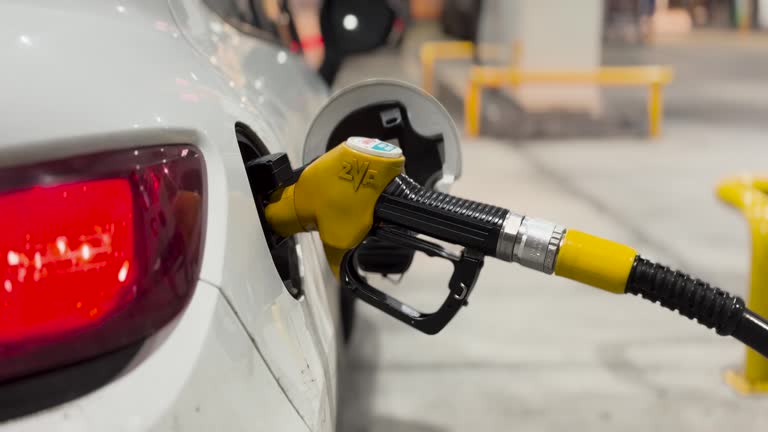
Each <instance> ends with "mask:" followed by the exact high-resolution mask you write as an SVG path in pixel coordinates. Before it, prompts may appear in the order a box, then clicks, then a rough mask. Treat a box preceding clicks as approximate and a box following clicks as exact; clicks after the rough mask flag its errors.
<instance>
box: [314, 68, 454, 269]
mask: <svg viewBox="0 0 768 432" xmlns="http://www.w3.org/2000/svg"><path fill="white" fill-rule="evenodd" d="M352 136H362V137H371V138H378V139H380V140H382V141H387V142H389V143H390V144H394V145H396V146H398V147H400V148H401V149H402V151H403V154H404V156H405V158H406V163H405V171H406V173H407V174H408V175H409V176H410V177H411V178H413V179H414V180H415V181H417V182H418V183H419V184H422V185H424V186H425V187H427V188H431V189H436V190H439V191H442V192H447V191H448V190H449V189H450V187H451V185H452V184H453V182H454V181H455V180H456V179H457V178H458V177H459V176H460V175H461V149H460V146H459V134H458V132H457V130H456V125H455V124H454V122H453V119H452V118H451V116H450V114H448V112H447V111H446V110H445V108H443V106H442V105H441V104H440V103H439V102H438V101H437V100H436V99H435V98H433V97H432V96H430V95H429V94H428V93H426V92H424V91H423V90H421V89H419V88H418V87H415V86H413V85H411V84H408V83H404V82H401V81H395V80H382V79H373V80H367V81H362V82H360V83H357V84H354V85H352V86H349V87H346V88H344V89H342V90H340V91H338V92H337V93H335V94H334V95H333V96H331V98H330V99H329V100H328V102H327V103H326V104H325V105H324V106H323V107H322V108H321V109H320V112H319V113H318V114H317V116H316V117H315V120H314V121H313V123H312V125H311V126H310V128H309V132H308V133H307V138H306V141H305V143H304V155H303V158H304V160H303V163H304V164H308V163H310V162H311V161H313V160H314V159H315V158H317V157H318V156H320V155H322V154H323V153H325V152H326V151H328V150H330V149H331V148H333V147H335V146H337V145H339V144H340V143H342V142H344V141H345V140H346V139H347V138H349V137H352ZM357 257H358V259H359V267H360V268H361V269H362V270H364V271H367V272H374V273H381V274H402V273H404V272H405V271H406V270H408V267H410V265H411V261H412V260H413V250H411V249H405V248H403V247H400V246H396V245H394V244H391V243H388V242H386V241H383V240H380V239H375V238H372V239H369V240H367V241H366V243H365V244H364V245H363V247H361V249H360V250H359V252H358V254H357Z"/></svg>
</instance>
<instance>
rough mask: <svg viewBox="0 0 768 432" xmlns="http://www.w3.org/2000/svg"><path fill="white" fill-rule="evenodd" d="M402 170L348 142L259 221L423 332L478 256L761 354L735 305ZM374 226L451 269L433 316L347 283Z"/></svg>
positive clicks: (755, 331) (752, 322)
mask: <svg viewBox="0 0 768 432" xmlns="http://www.w3.org/2000/svg"><path fill="white" fill-rule="evenodd" d="M404 165H405V158H404V157H403V154H402V151H401V150H400V149H399V148H398V147H396V146H394V145H392V144H389V143H386V142H383V141H380V140H377V139H372V138H359V137H353V138H349V139H348V140H347V141H345V142H344V143H342V144H341V145H339V146H337V147H335V148H334V149H332V150H331V151H329V152H327V153H326V154H324V155H323V156H321V157H320V158H318V159H317V160H315V161H314V162H312V163H311V164H309V165H308V166H306V167H305V168H304V170H303V171H302V172H301V174H300V175H299V178H298V179H296V178H295V176H292V177H291V180H292V181H293V180H295V182H294V183H293V184H291V185H290V186H285V187H283V188H282V189H279V190H277V191H275V192H273V193H272V195H271V196H270V199H269V204H268V205H267V206H266V209H265V218H266V220H267V223H269V224H270V225H271V227H272V229H273V230H274V231H275V232H276V233H277V234H279V235H280V236H283V237H288V236H291V235H293V234H296V233H298V232H301V231H318V232H319V234H320V239H321V240H322V242H323V245H324V249H325V253H326V257H327V259H328V263H329V264H330V266H331V268H332V269H333V271H334V273H335V274H336V276H337V277H340V279H342V282H343V283H346V284H349V285H350V287H351V289H352V291H353V292H356V293H357V295H358V297H359V298H361V299H363V300H365V301H367V302H368V303H370V304H372V305H374V306H376V307H378V308H379V309H381V310H383V311H384V312H386V313H388V314H390V315H392V316H394V317H396V318H397V319H399V320H401V321H403V322H405V323H407V324H409V325H411V326H413V327H415V328H418V329H420V330H422V331H424V332H427V333H436V332H438V331H440V329H442V328H443V327H444V326H445V325H446V324H447V322H448V321H450V319H451V318H452V317H453V316H454V315H455V314H456V311H457V310H458V309H459V308H460V307H461V306H463V305H464V304H466V296H467V295H469V292H470V291H471V290H472V287H473V286H474V283H475V281H476V280H477V275H478V273H479V271H480V268H481V267H482V262H483V258H484V256H492V257H495V258H498V259H501V260H504V261H511V262H517V263H519V264H521V265H523V266H525V267H528V268H531V269H535V270H537V271H540V272H544V273H547V274H552V273H555V274H557V275H559V276H563V277H566V278H569V279H573V280H576V281H579V282H582V283H585V284H588V285H591V286H594V287H597V288H601V289H603V290H606V291H610V292H614V293H630V294H635V295H639V296H642V297H644V298H646V299H648V300H650V301H652V302H657V303H659V304H660V305H662V306H664V307H667V308H669V309H672V310H677V311H678V312H680V313H681V314H682V315H683V316H686V317H688V318H691V319H695V320H697V321H698V322H699V323H700V324H703V325H705V326H706V327H709V328H712V329H715V330H716V331H717V332H718V334H720V335H724V336H726V335H732V336H734V337H735V338H737V339H739V340H740V341H742V342H744V343H745V344H747V345H749V346H750V347H752V348H753V349H755V351H757V352H759V353H761V354H762V355H765V356H768V321H766V320H765V319H763V318H762V317H760V316H759V315H757V314H755V313H754V312H752V311H751V310H749V309H747V308H746V306H745V304H744V301H743V300H742V299H741V298H739V297H736V296H732V295H730V294H728V293H726V292H724V291H722V290H720V289H718V288H715V287H712V286H710V285H709V284H707V283H705V282H703V281H701V280H698V279H694V278H692V277H690V276H688V275H686V274H684V273H681V272H678V271H675V270H672V269H670V268H669V267H666V266H663V265H660V264H657V263H655V262H653V261H650V260H648V259H645V258H643V257H640V256H638V255H637V254H636V252H635V251H634V249H632V248H629V247H627V246H624V245H621V244H618V243H615V242H612V241H609V240H604V239H601V238H598V237H595V236H592V235H589V234H586V233H582V232H579V231H576V230H570V231H567V230H566V229H565V228H564V227H562V226H560V225H557V224H554V223H551V222H547V221H544V220H540V219H535V218H530V217H527V216H522V215H518V214H515V213H513V212H511V211H509V210H507V209H503V208H499V207H494V206H491V205H488V204H484V203H479V202H475V201H471V200H466V199H462V198H459V197H455V196H452V195H448V194H445V193H441V192H436V191H431V190H427V189H425V188H423V187H422V186H420V185H418V184H417V183H416V182H414V181H413V180H411V179H410V178H408V176H407V175H405V174H404V173H403V168H404ZM282 184H288V182H285V183H282ZM270 190H271V189H270ZM374 223H376V224H377V225H376V226H377V228H376V230H374V232H373V234H375V235H379V236H385V237H387V238H388V239H389V240H391V241H392V240H394V241H399V242H401V243H402V244H405V245H409V246H411V247H414V248H416V249H418V250H421V251H422V252H425V253H427V254H428V255H432V256H442V257H444V258H447V259H450V260H451V261H453V262H454V268H455V271H454V274H453V276H452V277H451V282H450V284H449V288H450V290H451V292H450V294H449V296H448V298H447V299H446V302H445V303H444V304H443V307H441V309H440V310H438V311H437V312H435V313H432V314H423V313H420V312H418V311H415V310H414V309H412V308H410V307H409V306H407V305H404V304H402V303H399V302H398V301H397V300H396V299H393V298H391V297H389V296H387V295H386V293H383V292H381V291H378V290H376V289H375V288H374V287H371V286H370V285H368V284H367V283H366V282H365V280H364V278H361V277H356V276H359V275H357V274H356V272H355V268H354V267H355V265H354V260H352V259H351V257H352V256H350V257H349V258H348V259H346V260H345V259H344V258H345V255H346V254H347V251H350V250H352V249H354V248H356V247H357V246H358V245H359V244H360V243H361V242H362V241H363V240H365V238H366V237H367V236H368V235H369V233H371V228H373V227H374ZM413 233H416V234H423V235H426V236H428V237H432V238H436V239H440V240H444V241H447V242H451V243H453V244H456V245H459V246H463V247H464V252H463V253H462V254H461V255H460V256H453V255H451V254H449V253H447V252H446V251H444V250H443V249H442V248H441V247H439V246H438V245H435V244H432V243H428V242H425V241H423V240H422V239H418V238H417V237H416V236H415V234H413ZM342 263H344V269H343V271H342V269H341V266H342Z"/></svg>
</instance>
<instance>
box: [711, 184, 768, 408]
mask: <svg viewBox="0 0 768 432" xmlns="http://www.w3.org/2000/svg"><path fill="white" fill-rule="evenodd" d="M717 194H718V196H719V197H720V199H722V200H723V201H725V202H727V203H728V204H731V205H732V206H734V207H736V208H738V209H739V210H740V211H741V213H742V214H743V215H744V217H745V218H746V219H747V223H748V224H749V229H750V233H751V235H752V268H751V271H750V287H749V295H748V296H747V307H748V308H749V309H751V310H753V311H754V312H755V313H757V314H759V315H762V316H766V315H768V266H767V265H766V263H768V176H764V177H753V176H742V177H738V178H732V179H728V180H725V181H723V182H721V183H720V184H719V185H718V186H717ZM725 378H726V382H727V383H728V384H730V385H731V386H732V387H733V388H735V389H736V390H737V391H739V392H740V393H743V394H752V393H768V359H766V358H765V357H763V356H761V355H760V354H758V353H757V352H755V351H753V350H751V349H749V348H748V349H747V354H746V358H745V361H744V369H743V370H739V371H735V370H731V371H728V372H727V373H726V376H725Z"/></svg>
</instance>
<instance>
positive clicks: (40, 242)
mask: <svg viewBox="0 0 768 432" xmlns="http://www.w3.org/2000/svg"><path fill="white" fill-rule="evenodd" d="M203 170H204V167H203V163H202V159H201V158H200V157H199V154H198V153H197V152H195V151H194V149H192V148H191V147H187V146H166V147H162V148H161V147H157V148H149V149H137V150H131V151H129V152H117V153H108V154H101V155H95V156H88V157H85V158H77V159H72V160H65V161H57V162H54V163H46V164H41V165H36V166H32V167H24V168H19V169H13V170H6V171H2V172H0V185H4V186H5V185H13V187H11V188H10V189H8V188H4V190H3V191H1V192H0V226H2V227H3V229H2V230H0V380H2V379H7V378H10V377H14V376H19V375H22V374H27V373H31V372H34V371H39V370H41V369H44V368H48V367H51V366H55V365H60V364H65V363H69V362H72V361H76V360H79V359H83V358H86V357H89V356H93V355H95V354H99V353H102V352H106V351H109V350H112V349H115V348H118V347H120V346H121V345H125V344H127V343H130V342H133V341H136V340H138V339H140V338H142V337H144V336H146V335H148V334H150V333H151V332H153V331H155V330H156V329H158V328H159V327H160V326H162V325H163V324H166V323H167V322H168V321H169V320H170V319H172V318H173V317H174V316H175V315H176V314H177V313H178V312H179V311H180V310H181V309H182V308H183V307H184V305H185V304H186V302H187V300H188V298H189V296H190V295H191V293H192V289H193V288H194V285H195V283H196V280H197V275H198V272H199V267H200V254H201V240H202V239H201V237H202V228H203V226H202V224H203V175H204V173H203Z"/></svg>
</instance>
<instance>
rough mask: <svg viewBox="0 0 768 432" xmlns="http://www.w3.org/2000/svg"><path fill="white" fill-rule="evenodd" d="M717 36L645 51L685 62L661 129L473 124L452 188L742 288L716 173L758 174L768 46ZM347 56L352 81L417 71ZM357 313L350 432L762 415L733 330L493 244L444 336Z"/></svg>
mask: <svg viewBox="0 0 768 432" xmlns="http://www.w3.org/2000/svg"><path fill="white" fill-rule="evenodd" d="M719 43H720V42H719V40H718V39H716V40H715V41H714V42H709V43H701V42H697V43H696V44H690V45H685V46H682V48H681V47H679V46H676V45H673V46H664V47H659V48H656V49H655V50H654V49H647V48H646V49H642V52H641V55H643V56H651V57H652V56H660V57H662V58H665V59H668V60H669V61H670V63H673V64H674V65H675V66H676V67H678V71H679V74H678V84H676V87H673V88H671V89H670V92H669V101H668V104H669V107H670V109H669V110H668V112H667V120H666V130H665V134H664V137H663V138H661V139H660V140H658V141H654V142H649V141H646V140H644V139H638V138H610V139H600V140H567V141H557V140H554V141H534V142H519V141H518V142H510V141H504V140H499V139H482V138H481V139H466V141H465V142H464V146H463V148H462V151H463V153H464V174H463V177H462V179H461V180H460V181H459V183H458V184H457V185H456V187H455V188H454V192H455V193H456V194H458V195H461V196H465V197H471V198H473V199H477V200H482V201H488V202H492V203H495V204H498V205H501V206H506V207H509V208H512V209H514V210H516V211H518V212H523V213H527V214H531V215H537V216H540V217H544V218H547V219H550V220H554V221H557V222H559V223H562V224H564V225H566V226H569V227H574V228H580V229H583V230H586V231H590V232H593V233H596V234H598V235H602V236H605V237H608V238H612V239H616V240H619V241H624V242H628V243H629V244H632V245H634V246H635V247H636V248H637V249H638V250H640V251H642V253H644V254H645V255H649V256H652V257H654V258H657V259H659V260H661V261H664V262H669V263H673V264H675V265H678V266H679V267H681V268H682V269H684V270H686V271H689V272H692V273H695V274H697V275H699V276H701V277H702V278H704V279H707V280H709V281H711V282H714V283H716V284H718V285H720V286H721V287H723V288H725V289H728V290H730V291H733V292H737V293H741V294H743V293H744V291H745V287H746V284H747V277H748V260H749V239H748V237H747V231H746V228H745V224H744V222H743V220H742V219H741V218H740V216H739V214H738V213H737V212H736V211H735V210H732V209H729V208H726V207H725V206H724V205H722V204H720V203H718V201H717V199H716V197H715V195H714V193H713V189H714V186H715V184H716V183H717V182H718V180H720V179H721V178H723V177H724V176H727V175H731V174H736V173H741V172H761V171H762V172H765V171H766V170H765V165H766V160H768V147H766V145H765V142H766V138H765V137H766V136H768V125H767V124H766V123H765V121H763V119H765V118H768V117H764V116H760V115H759V113H760V112H768V111H763V110H765V109H766V108H768V98H764V97H762V95H765V94H766V92H768V74H765V73H756V72H755V69H756V68H757V70H758V71H759V70H766V69H760V68H765V66H766V65H765V64H761V63H760V62H762V63H768V59H765V58H764V57H766V56H764V55H763V56H762V58H759V59H758V54H757V51H750V50H751V49H752V46H751V45H749V46H746V47H744V48H741V45H738V44H736V45H734V46H728V45H726V47H725V48H722V50H720V51H717V52H720V53H722V57H720V59H721V60H718V57H717V55H716V54H713V50H718V49H719V48H717V46H718V44H719ZM761 46H762V47H763V49H764V48H765V47H768V45H761ZM676 47H677V48H676ZM713 47H715V48H713ZM676 50H678V51H676ZM676 52H677V54H675V53H676ZM762 52H765V51H762ZM681 54H685V55H681ZM713 55H714V58H713ZM708 57H709V58H711V59H712V60H710V61H709V62H708V61H707V58H708ZM737 59H741V61H745V62H747V63H742V64H739V63H737V62H736V60H737ZM398 62H399V63H398ZM723 62H726V63H728V64H730V65H731V66H732V68H733V69H734V70H735V72H732V71H729V69H728V68H726V67H725V66H724V64H723ZM755 62H758V63H757V64H755ZM366 65H370V67H368V66H366ZM382 65H388V66H386V67H382ZM393 65H394V66H393ZM398 65H399V66H398ZM696 65H698V69H697V67H695V66H696ZM347 66H348V68H347V70H345V71H344V73H343V74H342V77H341V78H342V81H346V82H351V81H354V80H355V76H374V75H377V76H382V75H396V76H399V77H401V78H407V79H409V80H413V79H414V78H415V76H414V75H413V74H412V72H413V71H415V70H416V69H415V68H414V65H413V60H412V59H409V58H405V57H401V56H399V55H395V54H392V53H386V52H385V53H380V54H379V55H376V56H372V57H371V58H370V59H368V60H366V59H356V60H353V61H352V62H351V63H350V64H348V65H347ZM350 68H352V69H354V70H352V69H350ZM702 68H703V69H702ZM739 71H741V72H739ZM734 76H735V77H738V81H735V82H734V81H733V80H732V79H733V77H734ZM688 77H690V80H689V79H688ZM718 104H720V106H723V107H725V108H724V111H723V113H724V115H723V116H717V115H715V114H717V112H718V106H719V105H718ZM686 107H689V108H690V109H686ZM739 113H743V115H739ZM729 119H730V120H729ZM448 271H449V268H448V267H447V266H445V265H440V263H435V262H434V261H430V259H429V258H426V257H423V256H420V257H418V258H417V261H416V263H415V264H414V266H413V267H412V270H411V271H410V272H409V273H408V274H407V275H406V277H405V279H404V280H403V281H402V282H401V283H400V284H399V285H392V284H390V285H391V291H392V292H393V293H394V294H395V295H398V296H401V297H402V298H404V299H406V300H409V301H411V302H412V303H413V304H415V305H416V306H420V307H422V308H424V309H430V305H432V306H433V307H434V305H436V302H438V301H439V300H440V299H441V297H440V296H442V295H444V294H445V288H444V287H445V283H446V282H447V278H448ZM358 312H359V316H358V318H359V319H358V323H357V329H356V332H355V334H354V336H353V339H352V341H351V343H350V345H349V353H348V358H347V363H346V365H345V367H344V370H345V373H346V374H347V375H346V378H347V381H346V383H345V386H344V389H343V401H342V413H341V425H342V427H341V429H342V430H344V431H347V432H350V431H372V432H373V431H401V432H421V431H424V432H427V431H465V430H482V431H485V430H511V429H512V430H513V429H519V430H537V431H546V430H558V431H559V430H577V431H581V430H590V431H595V430H606V431H607V430H626V431H635V430H636V431H648V430H664V431H666V430H670V431H672V430H674V431H682V430H691V431H693V430H696V431H710V430H711V431H715V430H726V429H737V430H743V431H764V430H766V428H768V398H744V397H741V396H738V395H736V394H735V393H734V392H733V391H732V390H731V389H730V388H728V387H727V386H726V385H725V384H723V381H722V378H721V375H722V372H723V371H724V370H725V369H726V368H727V367H730V366H738V364H739V363H740V361H741V358H742V348H741V347H740V346H739V344H738V343H736V342H733V341H731V340H728V339H723V338H720V337H718V336H716V335H714V334H713V333H712V332H710V331H707V330H706V329H704V328H703V327H700V326H698V325H696V324H694V323H692V322H690V321H688V320H686V319H684V318H682V317H680V316H679V315H677V314H675V313H672V312H669V311H667V310H665V309H661V308H660V307H658V306H654V305H652V304H650V303H648V302H646V301H645V300H641V299H638V298H634V297H629V296H627V297H622V296H615V295H610V294H607V293H602V292H597V291H596V290H593V289H590V288H588V287H585V286H580V285H578V284H576V283H572V282H570V281H567V280H561V279H558V278H556V277H548V276H544V275H541V274H537V273H534V272H532V271H528V270H525V269H523V268H521V267H519V266H516V265H510V264H505V263H501V262H498V261H495V260H492V259H489V260H488V261H487V264H486V267H485V269H484V271H483V274H482V276H481V278H480V280H479V282H478V284H477V286H476V289H475V291H474V293H473V295H472V298H471V299H470V305H469V307H467V308H465V310H463V311H461V312H460V314H459V315H458V317H457V318H456V319H455V320H454V322H453V323H451V325H449V327H448V328H447V329H445V330H444V331H443V332H442V333H440V334H439V335H436V336H425V335H422V334H420V333H418V332H416V331H414V330H411V329H410V328H408V327H406V326H404V325H402V324H400V323H399V322H396V321H394V320H392V319H391V318H389V317H387V316H385V315H383V314H381V313H380V312H378V311H377V310H374V309H372V308H370V307H367V306H366V305H363V304H360V305H359V307H358Z"/></svg>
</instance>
